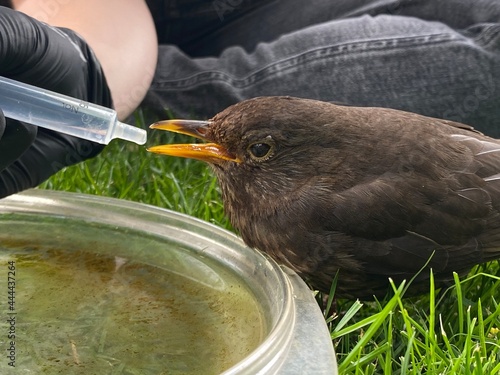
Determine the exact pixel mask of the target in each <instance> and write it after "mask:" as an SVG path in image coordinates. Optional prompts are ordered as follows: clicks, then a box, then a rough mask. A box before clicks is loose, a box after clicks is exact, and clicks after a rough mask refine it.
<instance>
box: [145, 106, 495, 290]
mask: <svg viewBox="0 0 500 375" xmlns="http://www.w3.org/2000/svg"><path fill="white" fill-rule="evenodd" d="M151 128H153V129H163V130H170V131H173V132H178V133H184V134H189V135H191V136H194V137H197V138H200V139H202V140H204V141H208V142H210V143H206V144H200V143H198V144H191V145H184V144H183V145H162V146H156V147H151V148H150V149H149V151H152V152H155V153H160V154H166V155H174V156H180V157H187V158H195V159H199V160H203V161H205V162H207V163H208V164H210V165H211V166H212V168H213V170H214V172H215V174H216V175H217V177H218V181H219V184H220V188H221V192H222V198H223V201H224V207H225V210H226V213H227V215H228V216H229V218H230V221H231V223H232V224H233V225H234V227H235V228H236V229H237V230H239V232H240V234H241V236H242V238H243V240H244V241H245V242H246V243H247V244H248V245H249V246H251V247H254V248H257V249H260V250H262V251H265V252H266V253H268V254H269V255H271V256H272V257H273V258H274V259H276V260H277V261H278V262H281V263H284V264H286V265H288V266H290V267H291V268H293V269H294V270H295V271H297V272H298V273H299V274H300V275H301V276H302V277H303V278H304V279H306V280H307V281H308V282H309V283H310V284H311V285H312V286H313V287H315V288H318V289H320V290H322V291H326V292H328V291H329V289H330V286H331V282H332V279H333V278H334V276H335V275H336V273H337V271H339V279H338V285H337V291H336V295H337V296H340V297H348V298H371V296H373V295H377V296H383V295H385V293H386V292H387V290H388V287H389V282H388V278H389V277H390V278H392V279H393V280H395V281H396V282H400V281H402V280H403V279H411V278H412V277H413V276H415V275H416V274H418V272H419V270H420V269H421V268H422V267H424V266H425V265H426V263H428V264H427V267H429V268H432V270H433V272H434V276H435V280H436V284H437V285H438V286H443V285H445V284H446V283H448V282H450V281H451V280H453V277H452V272H453V271H455V272H458V273H459V274H461V275H463V274H466V273H467V272H468V271H469V270H470V268H471V267H472V266H473V265H476V264H479V263H483V262H486V261H489V260H492V259H496V258H498V257H500V215H499V209H500V141H499V140H496V139H492V138H489V137H487V136H485V135H483V134H481V133H479V132H477V131H475V130H473V128H471V127H470V126H467V125H464V124H460V123H456V122H452V121H447V120H440V119H436V118H430V117H425V116H421V115H417V114H414V113H407V112H402V111H398V110H393V109H384V108H360V107H349V106H339V105H335V104H331V103H326V102H320V101H314V100H306V99H298V98H292V97H260V98H255V99H250V100H246V101H243V102H241V103H238V104H235V105H233V106H231V107H229V108H227V109H226V110H224V111H222V112H221V113H219V114H217V115H216V116H215V117H213V118H212V119H211V120H208V121H190V120H168V121H161V122H157V123H155V124H153V125H152V126H151ZM428 279H429V271H428V270H424V271H423V272H421V273H419V274H418V276H417V277H416V279H415V280H414V282H413V284H412V287H411V289H410V290H409V293H410V294H412V293H413V294H415V293H421V292H424V291H426V290H428V288H429V284H428ZM407 295H408V294H407Z"/></svg>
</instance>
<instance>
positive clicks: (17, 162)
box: [0, 7, 112, 198]
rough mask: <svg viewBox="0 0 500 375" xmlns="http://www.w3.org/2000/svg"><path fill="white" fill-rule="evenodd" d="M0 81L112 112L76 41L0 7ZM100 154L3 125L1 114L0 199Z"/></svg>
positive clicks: (45, 133)
mask: <svg viewBox="0 0 500 375" xmlns="http://www.w3.org/2000/svg"><path fill="white" fill-rule="evenodd" d="M0 75H1V76H4V77H8V78H12V79H15V80H18V81H21V82H25V83H29V84H31V85H34V86H38V87H43V88H46V89H48V90H52V91H56V92H59V93H62V94H66V95H69V96H73V97H75V98H78V99H83V100H85V101H88V102H92V103H96V104H100V105H103V106H106V107H111V106H112V100H111V93H110V91H109V88H108V85H107V83H106V79H105V77H104V73H103V71H102V69H101V66H100V64H99V62H98V61H97V59H96V57H95V56H94V54H93V52H92V51H91V49H90V48H89V46H88V45H87V43H85V41H84V40H83V39H82V38H81V37H80V36H78V35H77V34H76V33H75V32H73V31H71V30H69V29H64V28H56V27H52V26H49V25H47V24H45V23H42V22H39V21H37V20H35V19H33V18H31V17H28V16H27V15H25V14H23V13H21V12H16V11H14V10H12V9H9V8H5V7H0ZM0 110H1V108H0ZM102 149H103V145H100V144H97V143H93V142H90V141H86V140H83V139H80V138H75V137H71V136H68V135H65V134H61V133H57V132H54V131H51V130H47V129H43V128H37V127H35V126H32V125H29V124H24V123H20V122H18V121H14V120H10V119H5V118H4V116H3V113H0V198H2V197H5V196H7V195H10V194H13V193H16V192H18V191H21V190H24V189H28V188H30V187H35V186H37V185H38V184H40V183H41V182H43V181H44V180H46V179H47V178H48V177H50V176H51V175H52V174H54V173H56V172H57V171H59V170H60V169H62V168H64V167H66V166H69V165H72V164H75V163H78V162H81V161H83V160H85V159H88V158H91V157H94V156H95V155H97V154H98V153H99V152H100V151H101V150H102Z"/></svg>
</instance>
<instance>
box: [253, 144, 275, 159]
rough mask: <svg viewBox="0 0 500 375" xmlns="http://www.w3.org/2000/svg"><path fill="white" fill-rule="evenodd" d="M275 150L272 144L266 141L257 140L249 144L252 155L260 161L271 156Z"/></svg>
mask: <svg viewBox="0 0 500 375" xmlns="http://www.w3.org/2000/svg"><path fill="white" fill-rule="evenodd" d="M272 150H273V146H272V144H269V143H266V142H257V143H253V144H251V145H250V146H248V151H249V152H250V156H251V157H252V158H253V159H255V160H258V161H264V160H267V159H269V158H270V157H271V152H272Z"/></svg>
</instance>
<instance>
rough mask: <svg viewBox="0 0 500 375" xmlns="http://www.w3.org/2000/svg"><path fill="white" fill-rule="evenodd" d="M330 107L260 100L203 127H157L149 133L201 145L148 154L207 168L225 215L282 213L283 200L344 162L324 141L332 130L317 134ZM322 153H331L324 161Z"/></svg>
mask: <svg viewBox="0 0 500 375" xmlns="http://www.w3.org/2000/svg"><path fill="white" fill-rule="evenodd" d="M330 106H332V104H329V103H325V102H319V101H313V100H305V99H297V98H291V97H260V98H255V99H250V100H246V101H243V102H240V103H237V104H235V105H233V106H231V107H228V108H227V109H225V110H224V111H222V112H220V113H219V114H217V115H216V116H214V117H213V118H212V119H210V120H207V121H192V120H166V121H160V122H157V123H155V124H153V125H151V128H152V129H161V130H168V131H172V132H177V133H182V134H187V135H190V136H193V137H195V138H198V139H201V140H202V141H204V142H205V143H195V144H170V145H160V146H154V147H150V148H149V149H148V151H150V152H154V153H158V154H164V155H171V156H178V157H185V158H192V159H198V160H202V161H204V162H207V163H208V164H209V165H211V166H212V168H213V170H214V171H215V174H216V175H217V177H218V180H219V184H220V186H221V190H222V195H223V198H224V201H225V203H226V211H231V210H238V209H239V208H240V209H242V210H243V209H244V210H245V214H246V215H248V214H249V210H251V209H252V207H254V208H255V209H258V210H260V211H265V210H271V211H272V210H274V209H276V205H277V204H280V208H281V209H284V208H286V205H283V200H287V199H288V200H289V199H293V196H294V195H295V194H296V193H297V194H298V192H299V191H300V190H301V189H302V188H304V186H306V185H309V184H311V180H314V179H317V178H321V176H322V175H327V174H329V172H330V171H331V170H332V168H335V166H336V165H339V164H341V163H342V159H343V158H344V157H345V155H342V152H341V149H340V148H336V144H335V142H332V137H330V136H324V135H322V134H325V133H328V132H331V129H330V130H328V128H325V129H324V132H323V131H321V129H318V128H319V127H321V126H323V125H325V124H328V123H331V122H332V117H331V113H329V111H326V110H325V109H329V108H330ZM325 148H329V149H331V152H329V153H328V154H326V155H327V156H325V153H324V152H323V151H324V149H325ZM325 157H327V158H328V160H326V159H325ZM256 201H258V203H257V202H256ZM228 213H229V214H231V212H228ZM259 214H262V212H260V213H259ZM230 216H231V215H230Z"/></svg>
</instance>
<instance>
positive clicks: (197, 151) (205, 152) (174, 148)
mask: <svg viewBox="0 0 500 375" xmlns="http://www.w3.org/2000/svg"><path fill="white" fill-rule="evenodd" d="M211 124H212V123H211V122H210V121H196V120H165V121H159V122H155V123H154V124H153V125H151V126H150V127H149V128H150V129H160V130H168V131H171V132H174V133H180V134H186V135H190V136H192V137H195V138H198V139H201V140H203V141H208V142H210V141H211V140H210V139H208V138H207V137H206V134H207V130H208V128H209V127H210V125H211ZM148 151H149V152H154V153H156V154H162V155H170V156H177V157H181V158H190V159H198V160H201V161H204V162H207V163H220V162H221V161H233V162H236V163H239V162H240V160H239V159H238V158H236V157H235V156H234V155H231V154H230V153H229V152H228V151H227V150H226V149H225V148H224V147H222V146H221V145H218V144H216V143H194V144H172V145H160V146H153V147H150V148H148Z"/></svg>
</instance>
